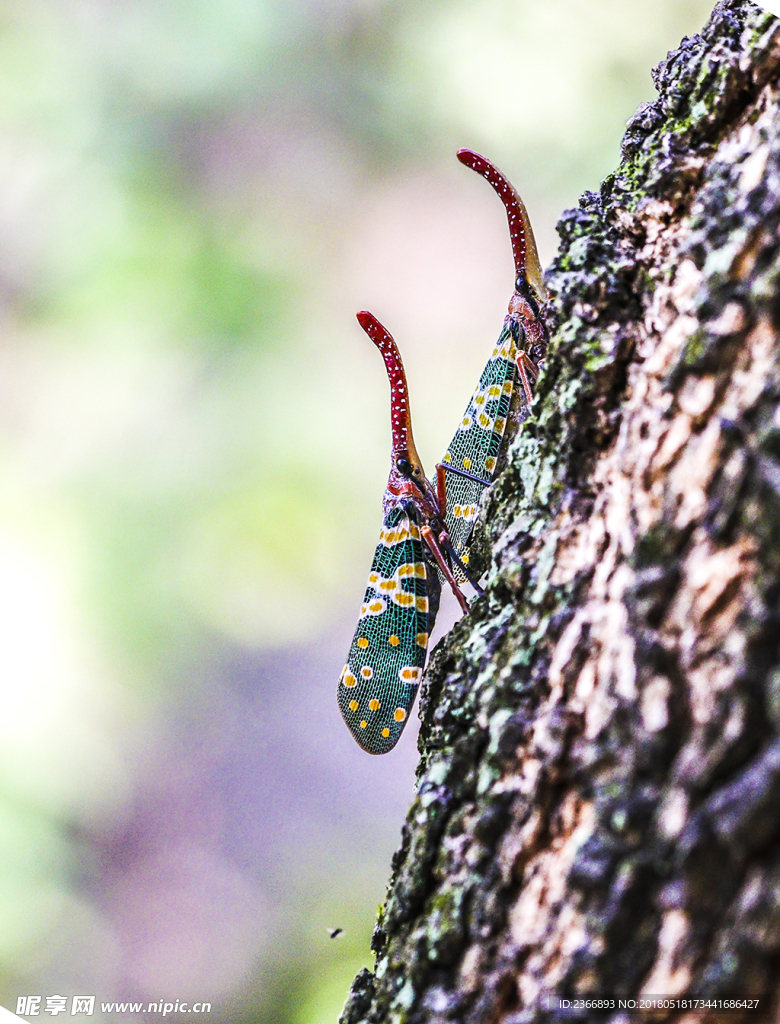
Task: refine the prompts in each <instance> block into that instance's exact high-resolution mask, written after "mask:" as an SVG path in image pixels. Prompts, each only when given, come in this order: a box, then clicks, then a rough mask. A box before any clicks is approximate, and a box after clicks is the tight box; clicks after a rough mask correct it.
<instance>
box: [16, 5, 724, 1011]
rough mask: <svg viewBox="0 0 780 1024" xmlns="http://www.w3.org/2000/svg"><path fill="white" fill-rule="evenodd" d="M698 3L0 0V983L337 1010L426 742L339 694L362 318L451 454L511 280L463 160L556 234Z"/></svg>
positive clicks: (377, 455) (549, 236)
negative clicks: (377, 730)
mask: <svg viewBox="0 0 780 1024" xmlns="http://www.w3.org/2000/svg"><path fill="white" fill-rule="evenodd" d="M709 10H710V4H709V2H706V0H705V2H700V0H591V2H587V3H586V2H585V0H546V2H545V3H540V2H536V3H531V2H528V0H511V2H510V0H448V2H444V0H292V2H288V3H282V2H279V0H222V3H219V4H215V3H213V2H211V0H121V2H117V0H16V2H14V0H3V2H2V3H1V4H0V26H1V29H0V246H1V250H0V252H1V258H0V316H1V317H2V334H1V335H0V338H1V340H0V693H1V694H2V709H1V710H0V734H1V742H0V773H1V774H0V780H1V782H0V1003H2V1005H4V1006H6V1007H9V1008H11V1009H15V1008H16V998H17V996H18V995H21V994H35V993H37V994H40V995H43V996H46V995H51V994H55V993H59V994H74V993H78V994H96V995H97V997H98V1002H100V1001H101V1000H123V999H126V1000H131V999H139V1000H154V999H177V998H178V999H187V1000H205V1001H210V1002H211V1003H212V1005H213V1009H212V1014H211V1019H212V1020H225V1021H228V1020H229V1021H244V1020H245V1021H258V1022H260V1021H262V1022H269V1024H288V1022H289V1024H326V1022H328V1024H335V1021H336V1018H337V1016H338V1012H339V1010H340V1007H341V1005H342V1003H343V1000H344V998H345V995H346V992H347V989H348V986H349V982H350V980H351V978H352V976H353V975H354V973H355V972H356V971H357V970H358V969H359V968H360V967H361V966H363V965H368V964H370V963H371V962H372V961H371V956H370V953H369V949H368V942H369V936H370V932H371V928H372V925H373V921H374V916H375V911H376V906H377V903H379V902H380V901H381V900H382V898H383V895H384V884H385V881H386V879H387V877H388V874H389V866H390V857H391V854H392V851H393V849H394V848H395V846H396V845H397V843H398V840H399V835H400V827H401V823H402V820H403V817H404V812H405V809H406V807H407V806H408V803H409V801H410V798H411V796H412V792H413V779H414V766H415V763H416V750H415V745H414V735H413V729H412V728H411V727H410V729H409V730H408V731H407V734H406V735H405V736H404V738H403V740H402V742H401V744H400V745H399V747H398V748H397V749H396V751H394V752H393V753H392V754H390V755H388V756H387V757H386V758H370V757H368V756H367V755H365V754H363V753H362V752H361V751H360V750H359V749H358V748H357V747H356V746H355V745H354V743H353V741H352V740H351V738H350V737H349V735H348V733H347V731H346V729H345V728H344V727H343V726H342V724H341V721H340V718H339V715H338V711H337V709H336V705H335V685H336V680H337V677H338V674H339V671H340V668H341V665H342V663H343V659H344V657H345V655H346V652H347V648H348V646H349V642H350V639H351V635H352V630H353V627H354V622H355V615H356V613H357V609H358V607H359V604H360V600H361V597H362V592H363V586H364V583H365V576H366V573H367V571H368V566H369V564H370V560H371V556H372V553H373V548H374V544H375V542H376V537H377V534H378V530H379V525H380V519H381V515H380V500H381V494H382V490H383V487H384V483H385V481H386V476H387V470H388V466H389V420H388V388H387V382H386V378H385V374H384V370H383V367H382V364H381V360H380V359H379V357H378V355H377V353H376V352H375V351H374V349H373V347H372V346H371V345H370V344H369V343H368V341H367V339H366V338H365V336H364V335H363V333H362V332H361V331H360V329H359V328H358V326H357V324H356V322H355V319H354V313H355V311H356V310H358V309H362V308H368V309H370V310H372V311H373V312H374V313H375V314H376V315H377V316H379V317H380V319H382V320H383V322H384V323H385V324H386V325H387V326H388V328H389V329H390V330H391V331H392V332H393V333H394V335H395V337H396V339H397V340H398V341H399V344H400V346H401V348H402V350H403V353H404V357H405V360H406V365H407V371H408V374H409V378H410V389H411V399H412V407H413V410H414V417H415V427H416V435H417V443H418V448H419V450H420V453H421V455H422V456H423V459H424V460H425V462H426V465H427V467H428V469H429V471H431V469H432V466H433V464H434V462H435V461H436V460H437V458H438V457H439V456H440V455H441V454H442V452H443V451H444V449H445V447H446V444H447V442H448V441H449V438H450V435H451V433H452V430H453V428H454V425H455V423H456V422H457V420H458V418H459V416H460V415H461V413H462V411H463V408H464V407H465V404H466V401H467V398H468V395H469V392H470V389H471V387H472V385H473V384H474V383H475V382H476V379H477V377H478V374H479V371H480V369H481V366H482V363H483V362H484V360H485V358H486V357H487V354H488V352H489V350H490V347H491V345H492V343H493V341H494V340H495V337H496V336H497V334H498V331H499V329H500V326H501V322H502V318H503V316H504V312H505V309H506V302H507V300H508V298H509V294H510V291H511V286H512V269H511V255H510V249H509V242H508V237H507V231H506V224H505V220H504V217H503V212H502V210H501V207H500V204H499V203H498V202H497V200H496V198H495V196H494V195H493V194H492V193H491V191H490V189H489V188H488V187H487V185H486V184H485V183H484V182H483V181H482V180H481V179H479V178H478V177H477V176H475V175H473V174H471V173H470V172H469V171H467V170H466V169H464V168H462V167H461V166H460V165H459V164H458V163H457V161H456V160H455V155H454V154H455V150H456V149H457V148H459V147H460V146H470V147H472V148H475V149H477V150H479V151H481V152H484V153H485V154H486V155H488V156H490V157H491V158H492V159H493V160H494V161H495V162H496V163H497V164H498V165H499V166H500V167H501V168H502V169H503V170H504V171H505V172H506V173H507V175H508V176H509V177H510V179H511V180H512V181H513V182H514V183H515V184H516V186H517V187H518V189H519V190H520V191H521V193H522V195H523V197H524V199H525V201H526V204H527V206H528V208H529V211H530V214H531V218H532V221H533V223H534V226H535V228H536V232H537V239H538V242H539V246H540V251H541V256H542V261H543V263H545V264H546V263H548V262H549V260H550V259H551V257H552V255H553V253H554V251H555V246H556V239H555V232H554V225H555V221H556V220H557V218H558V216H559V214H560V212H561V211H562V210H563V208H564V207H566V206H572V205H576V202H577V198H578V196H579V194H580V193H581V192H582V191H583V190H585V189H594V188H597V187H598V184H599V182H600V180H601V178H602V177H603V176H604V175H605V174H606V173H607V172H608V171H610V170H611V169H612V168H614V167H615V165H616V163H617V160H618V154H619V144H620V139H621V136H622V133H623V128H624V124H625V121H626V120H627V118H628V117H629V116H630V115H631V114H632V113H633V111H634V110H635V108H636V106H637V105H638V104H639V103H640V102H642V101H645V100H649V99H652V98H653V96H654V91H653V88H652V84H651V80H650V68H651V67H652V66H653V65H654V64H656V63H657V62H658V61H659V60H660V59H662V58H663V56H664V55H665V53H666V51H667V50H668V49H670V48H674V47H676V46H677V45H678V44H679V41H680V39H681V38H682V36H683V35H685V34H692V33H693V32H696V31H698V29H699V28H700V27H701V26H702V25H703V24H704V22H705V20H706V18H707V16H708V13H709ZM454 614H455V613H454V612H453V611H452V609H451V608H448V609H445V611H444V612H443V616H442V620H443V626H442V628H443V627H444V625H446V621H452V619H453V618H454ZM328 926H331V927H333V926H340V927H342V928H343V929H344V935H343V936H342V937H340V938H338V939H335V940H331V939H330V938H329V937H328V934H327V931H326V928H327V927H328ZM105 1016H106V1015H102V1014H101V1012H100V1010H99V1009H98V1011H97V1012H96V1014H95V1019H96V1020H97V1019H101V1017H102V1018H105ZM112 1019H115V1018H112Z"/></svg>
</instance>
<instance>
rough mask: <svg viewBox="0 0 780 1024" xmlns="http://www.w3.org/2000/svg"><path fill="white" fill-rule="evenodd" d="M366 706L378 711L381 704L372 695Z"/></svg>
mask: <svg viewBox="0 0 780 1024" xmlns="http://www.w3.org/2000/svg"><path fill="white" fill-rule="evenodd" d="M368 706H369V708H370V709H371V710H372V711H379V708H380V707H381V704H380V703H379V701H378V700H377V699H376V697H372V698H371V700H370V701H369V702H368Z"/></svg>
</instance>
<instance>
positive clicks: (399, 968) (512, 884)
mask: <svg viewBox="0 0 780 1024" xmlns="http://www.w3.org/2000/svg"><path fill="white" fill-rule="evenodd" d="M779 77H780V21H778V20H777V19H775V18H774V17H772V16H771V15H768V14H766V13H765V12H763V11H761V10H760V9H759V8H758V7H756V6H755V5H753V4H752V3H750V2H749V0H725V2H722V3H719V4H718V5H717V6H716V8H715V10H714V12H713V15H712V17H711V19H710V21H709V22H708V24H707V26H705V28H704V29H703V31H702V33H701V35H700V36H697V37H696V38H694V39H690V40H689V39H686V40H684V41H683V43H682V45H681V46H680V48H679V49H678V50H677V51H675V52H673V53H671V54H670V55H669V56H668V58H667V60H666V61H664V62H663V63H662V64H661V65H660V66H659V68H657V69H656V71H655V73H654V80H655V84H656V87H657V89H658V93H659V96H658V99H657V100H655V101H654V102H653V103H649V104H645V105H644V106H643V107H642V108H640V110H639V111H637V113H636V115H635V116H634V117H633V118H632V120H631V121H630V122H629V125H628V129H627V132H626V136H625V139H624V142H623V153H622V160H621V163H620V166H619V168H618V169H617V171H616V172H615V173H614V174H613V175H611V176H610V177H609V178H607V180H606V181H605V182H604V183H603V184H602V186H601V189H600V191H599V192H598V193H588V194H586V195H585V196H583V198H582V199H581V201H580V206H579V209H577V210H570V211H567V212H566V213H565V214H564V216H563V218H562V219H561V222H560V225H559V232H560V235H561V248H560V251H559V254H558V257H557V258H556V260H555V262H554V263H553V265H552V267H551V268H550V270H549V272H548V274H547V282H548V287H549V289H550V292H551V296H552V299H551V317H552V322H553V323H554V327H555V329H554V332H553V338H552V343H551V347H550V354H549V358H548V360H547V364H546V366H545V370H544V373H543V375H542V377H541V379H540V382H539V386H538V389H537V398H536V400H535V403H534V407H533V414H532V416H531V417H530V418H529V419H528V420H527V421H526V422H525V423H524V424H523V426H522V428H521V430H520V432H519V433H518V436H517V437H516V439H515V441H514V443H513V445H512V448H511V451H510V454H509V458H508V464H507V467H506V469H505V470H504V472H503V474H502V475H501V477H500V478H499V480H498V481H497V482H496V484H495V485H494V487H493V488H492V490H491V492H490V495H489V498H488V500H487V502H486V507H485V513H484V516H483V519H482V538H481V543H482V545H483V547H484V548H485V549H486V550H488V551H489V552H490V569H489V573H488V586H487V589H486V593H485V596H484V597H483V598H481V599H480V600H478V601H477V602H476V603H475V604H474V606H473V608H472V611H471V613H470V615H469V616H468V617H467V618H464V619H463V620H461V622H460V623H458V625H457V626H456V627H455V628H454V629H453V630H452V632H451V633H450V634H449V636H448V637H447V638H445V640H444V641H442V642H441V643H440V644H439V646H438V647H437V649H436V650H435V652H434V654H433V657H432V659H431V663H430V666H429V668H428V671H427V675H426V680H425V683H424V687H423V695H422V701H421V716H422V723H423V724H422V730H421V734H420V750H421V755H422V757H421V761H420V765H419V769H418V779H417V795H416V798H415V801H414V803H413V805H412V807H411V809H410V811H409V815H408V818H407V821H406V824H405V825H404V829H403V836H402V844H401V847H400V849H399V850H398V852H397V853H396V855H395V857H394V860H393V866H392V877H391V880H390V883H389V886H388V895H387V901H386V904H385V906H384V908H383V910H382V912H381V915H380V919H379V921H378V923H377V927H376V929H375V933H374V937H373V942H372V946H373V949H374V951H375V953H376V954H377V963H376V968H375V971H374V972H373V973H372V972H369V971H367V970H365V971H363V972H361V974H360V975H358V977H357V978H356V980H355V983H354V984H353V987H352V991H351V992H350V994H349V997H348V999H347V1003H346V1006H345V1008H344V1012H343V1014H342V1017H341V1022H342V1024H423V1022H425V1024H445V1022H458V1024H482V1022H485V1024H487V1022H491V1024H494V1022H495V1024H499V1022H500V1024H520V1022H529V1024H530V1022H532V1021H537V1020H539V1021H541V1020H552V1019H556V1016H557V1014H556V1012H555V1011H553V1010H550V1009H547V1008H546V1004H545V1002H544V999H545V996H546V994H549V993H557V994H572V995H574V994H577V995H583V996H584V995H605V994H609V995H638V994H640V993H646V994H654V995H665V996H675V995H679V994H682V993H692V992H695V993H696V994H699V995H712V996H716V995H730V994H735V993H738V992H739V993H751V994H764V993H769V992H771V991H772V990H776V989H777V988H778V981H777V980H776V979H777V967H778V963H780V604H779V601H778V599H779V598H780V516H779V515H778V511H780V348H779V346H778V330H779V328H780V85H779V84H778V78H779ZM582 1016H583V1018H585V1019H587V1018H589V1016H590V1015H589V1014H588V1013H584V1014H583V1015H582ZM661 1016H662V1017H663V1016H664V1015H663V1014H662V1015H661ZM683 1016H686V1014H685V1013H683V1012H682V1011H674V1012H669V1013H667V1014H666V1015H665V1019H678V1018H682V1017H683ZM705 1016H706V1013H705V1012H704V1011H701V1012H699V1011H697V1012H695V1013H694V1014H693V1015H691V1014H690V1012H688V1014H687V1016H686V1019H690V1020H695V1019H704V1017H705ZM567 1019H571V1018H570V1017H569V1018H567ZM598 1019H600V1020H603V1019H609V1016H607V1017H606V1018H605V1017H604V1016H603V1015H599V1017H598ZM615 1019H619V1018H618V1017H617V1015H615ZM654 1019H660V1018H654ZM729 1019H738V1017H737V1018H732V1017H730V1018H729ZM750 1019H753V1020H756V1019H759V1018H758V1017H756V1016H755V1015H753V1016H752V1017H751V1018H750Z"/></svg>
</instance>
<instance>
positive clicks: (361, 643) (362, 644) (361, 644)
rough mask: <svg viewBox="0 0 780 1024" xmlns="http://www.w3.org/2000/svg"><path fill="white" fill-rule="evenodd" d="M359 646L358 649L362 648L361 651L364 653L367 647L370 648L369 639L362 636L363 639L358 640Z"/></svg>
mask: <svg viewBox="0 0 780 1024" xmlns="http://www.w3.org/2000/svg"><path fill="white" fill-rule="evenodd" d="M357 645H358V647H359V648H360V649H361V650H362V651H364V650H365V649H366V647H368V637H365V636H361V637H359V638H358V642H357Z"/></svg>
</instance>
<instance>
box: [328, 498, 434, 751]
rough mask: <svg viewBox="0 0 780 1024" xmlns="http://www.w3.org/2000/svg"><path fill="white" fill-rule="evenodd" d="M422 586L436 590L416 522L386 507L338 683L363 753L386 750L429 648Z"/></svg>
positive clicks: (406, 711) (400, 722) (393, 740)
mask: <svg viewBox="0 0 780 1024" xmlns="http://www.w3.org/2000/svg"><path fill="white" fill-rule="evenodd" d="M429 589H435V593H436V595H438V579H436V576H435V573H434V571H433V570H432V569H431V568H430V567H429V565H428V564H427V562H426V559H425V557H424V553H423V542H422V539H421V537H420V527H419V526H418V525H417V523H415V522H414V520H413V519H412V518H411V517H410V515H409V513H408V512H407V510H406V509H405V508H404V507H403V506H402V505H400V504H396V505H393V506H392V507H391V508H390V510H389V512H388V513H387V515H386V516H385V520H384V523H383V525H382V532H381V533H380V535H379V544H378V545H377V549H376V552H375V553H374V561H373V563H372V565H371V572H370V573H369V576H368V585H367V587H366V593H365V597H364V598H363V606H362V607H361V609H360V618H359V620H358V625H357V629H356V630H355V635H354V637H353V638H352V646H351V647H350V650H349V658H348V659H347V664H346V665H345V666H344V668H343V669H342V672H341V678H340V679H339V684H338V702H339V708H340V709H341V714H342V715H343V717H344V721H345V722H346V723H347V726H348V727H349V730H350V732H351V733H352V735H353V736H354V737H355V739H356V740H357V742H358V743H359V744H360V746H361V747H362V748H363V750H365V751H367V752H368V753H369V754H386V753H387V752H388V750H392V748H393V747H394V746H395V744H396V743H397V742H398V738H399V736H400V735H401V733H402V731H403V728H404V726H405V725H406V721H407V719H408V717H409V714H410V712H411V710H412V705H413V704H414V698H415V696H416V694H417V688H418V686H419V684H420V677H421V676H422V671H423V668H424V666H425V653H426V650H427V648H428V631H429V612H431V611H433V609H431V608H429ZM437 603H438V602H437Z"/></svg>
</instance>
